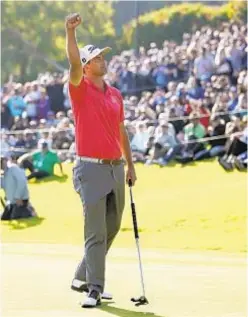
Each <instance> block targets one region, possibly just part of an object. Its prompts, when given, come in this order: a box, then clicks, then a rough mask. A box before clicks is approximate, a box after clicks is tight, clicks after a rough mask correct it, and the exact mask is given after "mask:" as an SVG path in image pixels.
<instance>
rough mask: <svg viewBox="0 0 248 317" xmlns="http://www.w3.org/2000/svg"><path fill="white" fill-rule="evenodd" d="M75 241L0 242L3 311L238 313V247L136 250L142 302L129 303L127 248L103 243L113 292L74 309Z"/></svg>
mask: <svg viewBox="0 0 248 317" xmlns="http://www.w3.org/2000/svg"><path fill="white" fill-rule="evenodd" d="M81 251H82V248H81V247H79V246H69V245H59V244H56V245H52V244H49V245H48V244H46V245H44V244H28V243H25V244H21V243H11V244H4V245H3V246H2V255H3V257H2V259H1V312H2V313H1V316H3V317H79V316H85V317H113V316H117V317H210V316H211V317H244V316H245V315H246V278H245V277H246V260H245V256H244V254H243V255H241V254H239V255H230V254H224V253H220V252H216V251H215V252H214V251H209V252H204V253H190V254H189V253H187V252H184V251H181V252H175V251H173V252H170V251H163V250H161V249H160V250H159V251H158V250H147V249H143V250H142V259H143V266H144V276H145V284H146V291H147V292H146V295H147V298H148V300H149V302H150V303H149V305H147V306H142V307H135V306H134V305H133V303H131V302H130V297H132V296H140V295H141V290H140V280H139V272H138V264H137V255H136V250H135V249H134V248H132V249H131V248H130V249H124V250H123V249H116V248H114V249H111V251H110V254H109V255H108V260H107V272H106V277H107V283H106V290H107V291H111V292H112V293H113V295H114V298H113V300H112V301H110V302H108V301H104V303H103V305H102V306H101V307H99V308H97V309H93V310H85V309H82V308H81V307H80V305H79V303H80V302H81V301H82V299H83V298H84V295H82V294H78V293H75V292H72V291H71V290H70V282H71V279H72V277H73V274H74V271H75V268H76V266H77V264H78V260H79V258H80V254H81Z"/></svg>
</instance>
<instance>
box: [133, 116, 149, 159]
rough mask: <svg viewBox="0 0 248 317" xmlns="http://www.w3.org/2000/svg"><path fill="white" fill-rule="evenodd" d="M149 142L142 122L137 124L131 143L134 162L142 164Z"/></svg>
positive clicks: (147, 133)
mask: <svg viewBox="0 0 248 317" xmlns="http://www.w3.org/2000/svg"><path fill="white" fill-rule="evenodd" d="M148 140H149V132H148V131H147V128H146V125H145V124H144V123H142V122H140V123H138V124H137V127H136V133H135V134H134V137H133V138H132V141H131V149H132V151H133V156H134V159H135V161H139V162H140V161H141V162H144V159H145V157H144V155H145V153H146V151H147V142H148Z"/></svg>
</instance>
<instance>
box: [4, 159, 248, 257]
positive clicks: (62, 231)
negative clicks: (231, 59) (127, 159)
mask: <svg viewBox="0 0 248 317" xmlns="http://www.w3.org/2000/svg"><path fill="white" fill-rule="evenodd" d="M64 169H65V172H66V173H67V175H68V178H67V179H66V178H59V177H54V178H52V179H49V180H46V181H43V182H37V183H35V182H32V183H30V193H31V200H32V203H33V205H34V206H35V208H36V209H37V212H38V214H39V217H40V218H38V219H31V220H23V221H11V222H6V223H2V224H1V236H2V237H1V240H2V242H18V243H21V242H22V243H23V242H25V243H53V244H71V245H81V244H82V241H83V215H82V207H81V202H80V200H79V197H78V196H77V194H76V193H75V192H74V190H73V188H72V180H71V169H72V165H71V164H68V165H65V166H64ZM136 169H137V176H138V181H137V185H136V186H135V188H134V199H135V203H136V209H137V215H138V225H139V227H140V232H141V234H140V239H141V245H142V246H143V247H147V248H167V249H184V250H222V251H228V252H245V251H246V206H247V205H246V189H247V174H246V173H240V172H238V171H234V172H232V173H227V172H225V171H224V170H223V169H222V168H221V167H220V166H219V165H218V163H217V162H203V163H199V164H197V165H189V166H186V167H184V168H182V167H181V166H179V165H176V166H173V167H172V166H168V167H165V168H159V167H157V166H143V165H137V166H136ZM56 172H57V174H58V175H59V171H57V170H56ZM129 202H130V201H129V195H128V191H127V198H126V208H125V213H124V218H123V223H122V229H121V232H120V234H119V235H118V237H117V239H116V241H115V242H114V247H133V246H134V238H133V232H132V218H131V212H130V205H129Z"/></svg>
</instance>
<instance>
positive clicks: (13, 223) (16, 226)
mask: <svg viewBox="0 0 248 317" xmlns="http://www.w3.org/2000/svg"><path fill="white" fill-rule="evenodd" d="M44 220H45V218H40V217H33V218H26V219H15V220H9V221H2V222H1V224H4V225H7V226H9V227H10V228H11V229H12V230H24V229H27V228H31V227H35V226H38V225H40V224H42V222H43V221H44Z"/></svg>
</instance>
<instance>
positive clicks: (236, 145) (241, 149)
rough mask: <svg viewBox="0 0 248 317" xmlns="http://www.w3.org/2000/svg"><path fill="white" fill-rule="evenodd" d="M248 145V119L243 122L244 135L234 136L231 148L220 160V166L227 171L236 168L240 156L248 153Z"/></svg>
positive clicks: (228, 148) (229, 147)
mask: <svg viewBox="0 0 248 317" xmlns="http://www.w3.org/2000/svg"><path fill="white" fill-rule="evenodd" d="M247 145H248V127H247V118H245V120H244V121H243V131H242V133H241V134H240V133H237V135H236V136H233V137H232V139H231V142H230V144H229V146H228V147H227V150H226V153H225V155H224V156H223V157H221V158H219V163H220V165H221V166H222V167H223V168H224V169H225V170H227V171H230V170H232V169H233V168H234V166H235V162H236V160H237V159H238V157H239V156H240V155H243V154H245V153H247Z"/></svg>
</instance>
